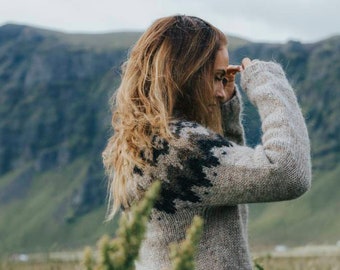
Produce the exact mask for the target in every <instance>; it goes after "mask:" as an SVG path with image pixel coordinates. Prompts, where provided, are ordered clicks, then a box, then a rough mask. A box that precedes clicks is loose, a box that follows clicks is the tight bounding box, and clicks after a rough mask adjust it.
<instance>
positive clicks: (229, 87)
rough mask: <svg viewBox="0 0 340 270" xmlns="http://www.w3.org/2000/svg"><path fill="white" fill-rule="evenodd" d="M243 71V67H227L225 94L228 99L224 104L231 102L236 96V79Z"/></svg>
mask: <svg viewBox="0 0 340 270" xmlns="http://www.w3.org/2000/svg"><path fill="white" fill-rule="evenodd" d="M241 70H242V67H241V66H236V65H229V66H228V67H227V73H226V75H225V78H226V79H227V83H226V84H225V85H224V92H225V94H226V99H225V100H224V101H223V102H227V101H228V100H230V99H231V98H232V97H233V96H234V94H235V77H236V74H237V73H238V72H240V71H241Z"/></svg>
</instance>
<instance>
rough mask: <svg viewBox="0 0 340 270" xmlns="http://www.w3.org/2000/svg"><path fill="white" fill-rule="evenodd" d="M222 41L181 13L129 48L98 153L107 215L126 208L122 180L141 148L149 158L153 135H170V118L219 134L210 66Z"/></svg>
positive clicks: (141, 163) (167, 137) (160, 21)
mask: <svg viewBox="0 0 340 270" xmlns="http://www.w3.org/2000/svg"><path fill="white" fill-rule="evenodd" d="M226 44H227V40H226V37H225V35H224V34H223V33H222V32H221V31H220V30H218V29H217V28H215V27H214V26H212V25H211V24H209V23H207V22H205V21H204V20H202V19H199V18H197V17H192V16H184V15H183V16H171V17H165V18H161V19H158V20H157V21H155V22H154V23H153V24H152V25H151V27H150V28H149V29H148V30H146V32H145V33H144V34H143V35H142V36H141V37H140V39H139V40H138V41H137V43H136V44H135V46H134V47H133V48H132V50H131V51H130V55H129V58H128V60H127V61H126V62H125V63H124V65H123V68H122V69H123V73H122V80H121V84H120V86H119V88H118V89H117V91H116V94H115V96H114V98H113V99H112V100H113V101H112V108H113V116H112V127H113V129H114V134H113V136H112V137H111V138H110V139H109V141H108V144H107V146H106V149H105V150H104V152H103V161H104V166H105V169H106V173H107V175H108V178H109V209H108V218H109V219H110V218H112V217H113V215H114V213H115V212H116V211H117V210H118V209H119V208H120V207H123V208H128V207H129V205H130V200H131V198H129V197H128V195H127V185H129V181H132V172H133V169H134V168H135V166H138V167H139V168H143V167H144V166H145V165H146V164H145V161H144V160H143V159H142V158H141V152H143V154H144V155H147V156H149V157H150V156H151V157H152V148H153V147H154V146H153V142H152V138H153V136H154V135H157V136H161V137H162V138H163V139H165V140H167V141H168V142H170V143H171V141H172V140H175V138H174V137H173V135H172V134H171V132H170V129H169V122H170V121H171V120H172V119H178V118H179V119H185V120H189V121H195V122H197V123H200V124H202V125H204V126H206V127H208V128H211V129H212V130H214V131H216V132H219V133H221V130H222V127H221V120H220V117H221V116H220V108H219V106H217V105H216V104H217V102H216V99H215V97H214V93H213V68H214V61H215V57H216V53H217V51H218V50H219V49H220V48H221V47H222V46H223V45H226ZM212 105H215V106H212Z"/></svg>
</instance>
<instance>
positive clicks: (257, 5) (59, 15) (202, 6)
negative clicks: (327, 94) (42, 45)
mask: <svg viewBox="0 0 340 270" xmlns="http://www.w3.org/2000/svg"><path fill="white" fill-rule="evenodd" d="M339 12H340V0H276V1H275V0H248V1H246V0H235V1H227V0H223V1H222V0H91V1H90V0H0V26H1V25H4V24H6V23H18V24H27V25H32V26H38V27H43V28H48V29H53V30H60V31H65V32H82V33H103V32H113V31H122V30H123V31H125V30H138V31H142V30H145V29H146V28H147V27H148V26H150V24H151V23H152V22H153V21H154V20H155V19H157V18H159V17H163V16H168V15H174V14H186V15H194V16H198V17H201V18H203V19H205V20H207V21H209V22H210V23H212V24H214V25H215V26H217V27H218V28H220V29H221V30H223V31H224V32H226V33H227V34H232V35H235V36H239V37H243V38H247V39H249V40H252V41H266V42H286V41H287V40H291V39H294V40H300V41H302V42H314V41H318V40H321V39H324V38H327V37H330V36H332V35H336V34H340V15H339Z"/></svg>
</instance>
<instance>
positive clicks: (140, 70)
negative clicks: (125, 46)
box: [103, 16, 311, 270]
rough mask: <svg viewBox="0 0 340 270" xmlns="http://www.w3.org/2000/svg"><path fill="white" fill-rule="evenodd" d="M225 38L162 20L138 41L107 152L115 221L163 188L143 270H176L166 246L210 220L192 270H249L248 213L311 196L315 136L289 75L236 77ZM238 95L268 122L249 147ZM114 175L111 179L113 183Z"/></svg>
mask: <svg viewBox="0 0 340 270" xmlns="http://www.w3.org/2000/svg"><path fill="white" fill-rule="evenodd" d="M226 46H227V40H226V37H225V36H224V34H223V33H222V32H221V31H219V30H218V29H216V28H215V27H214V26H212V25H210V24H209V23H207V22H205V21H203V20H201V19H199V18H196V17H189V16H172V17H167V18H162V19H159V20H157V21H156V22H155V23H154V24H153V25H152V26H151V27H150V28H149V29H148V30H147V31H146V32H145V33H144V34H143V35H142V37H141V38H140V39H139V41H138V42H137V43H136V45H135V46H134V48H133V49H132V51H131V53H130V57H129V59H128V61H127V62H126V64H125V66H124V72H123V77H122V82H121V85H120V87H119V89H118V90H117V93H116V99H115V102H116V103H115V107H114V112H113V119H112V125H113V128H114V131H115V133H114V135H113V136H112V137H111V139H110V140H109V143H108V145H107V148H106V149H105V151H104V154H103V156H104V164H105V167H106V170H107V173H108V175H109V177H110V181H111V182H110V183H111V189H110V197H111V198H112V201H113V204H112V205H113V207H112V208H111V217H112V215H113V214H114V213H115V212H116V211H117V209H119V208H120V207H122V208H123V209H125V210H126V211H127V210H128V209H129V207H130V206H131V204H132V203H134V202H138V201H139V200H140V199H141V198H142V197H143V194H144V192H145V191H146V190H147V189H148V187H149V186H150V184H151V183H152V182H154V181H156V180H158V179H159V180H160V181H161V182H162V189H161V194H160V198H159V200H158V201H157V202H156V204H155V206H154V208H153V210H152V214H151V218H150V221H149V223H148V231H147V234H146V238H145V240H144V242H143V244H142V247H141V250H140V258H139V261H138V262H137V269H138V270H140V269H145V270H146V269H147V270H160V269H169V267H170V262H169V251H168V245H169V243H171V242H174V241H177V242H179V241H181V240H182V239H183V238H184V237H185V231H186V229H187V228H188V227H189V225H190V224H191V221H192V218H193V216H194V215H200V216H201V217H203V219H204V232H203V236H202V239H201V241H200V244H199V247H198V252H197V256H196V269H205V270H207V269H209V270H211V269H216V270H217V269H218V270H221V269H251V259H250V255H249V250H248V236H247V206H246V203H252V202H270V201H280V200H289V199H293V198H296V197H299V196H300V195H302V194H303V193H304V192H305V191H306V190H308V188H309V186H310V180H311V167H310V149H309V140H308V134H307V129H306V126H305V123H304V119H303V117H302V114H301V112H300V109H299V106H298V103H297V101H296V97H295V95H294V93H293V90H292V89H291V87H290V85H289V83H288V81H287V79H286V78H285V74H284V72H283V70H282V69H281V67H280V66H279V65H277V64H275V63H271V62H261V61H251V60H250V59H248V58H245V59H244V60H243V61H242V66H230V65H229V57H228V51H227V47H226ZM238 72H240V73H241V86H242V88H243V90H244V91H245V93H246V94H247V95H248V97H249V99H250V100H251V101H252V102H253V103H254V104H255V106H257V108H258V110H259V113H260V116H261V120H262V129H263V136H262V145H259V146H257V147H255V148H254V149H252V148H250V147H247V146H245V145H244V131H243V127H242V125H241V119H240V118H241V112H242V107H241V96H240V94H239V91H238V89H237V88H236V86H235V83H234V79H235V75H236V73H238ZM113 171H114V173H113Z"/></svg>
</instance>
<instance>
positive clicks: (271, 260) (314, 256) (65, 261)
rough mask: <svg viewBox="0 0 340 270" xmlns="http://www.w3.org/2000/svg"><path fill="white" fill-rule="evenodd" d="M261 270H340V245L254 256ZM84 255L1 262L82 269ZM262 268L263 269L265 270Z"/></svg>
mask: <svg viewBox="0 0 340 270" xmlns="http://www.w3.org/2000/svg"><path fill="white" fill-rule="evenodd" d="M254 257H255V259H254V262H255V263H256V264H257V265H259V266H260V267H255V268H254V269H257V270H260V269H265V270H340V247H339V246H321V247H320V246H318V247H316V246H310V247H302V248H293V249H288V250H285V251H273V252H262V253H258V254H255V255H254ZM81 258H82V252H58V253H50V254H33V255H25V256H23V255H20V256H19V255H16V256H14V257H11V258H7V259H5V260H3V261H2V262H1V263H0V270H59V269H60V270H80V269H84V267H83V266H82V263H81V260H82V259H81ZM261 267H262V268H261Z"/></svg>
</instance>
